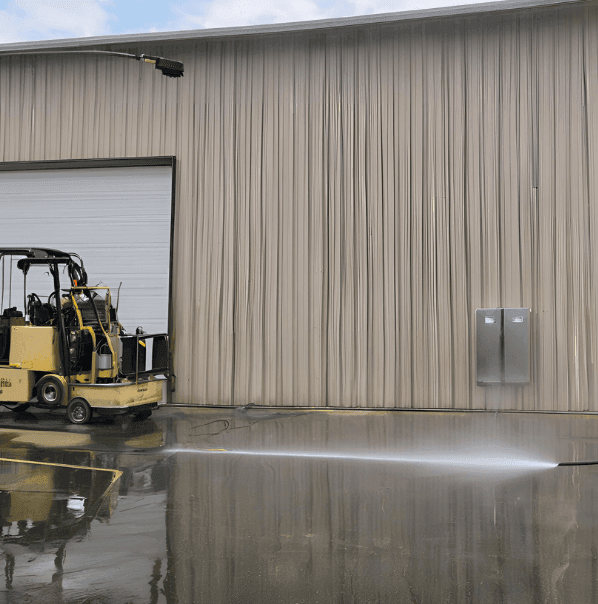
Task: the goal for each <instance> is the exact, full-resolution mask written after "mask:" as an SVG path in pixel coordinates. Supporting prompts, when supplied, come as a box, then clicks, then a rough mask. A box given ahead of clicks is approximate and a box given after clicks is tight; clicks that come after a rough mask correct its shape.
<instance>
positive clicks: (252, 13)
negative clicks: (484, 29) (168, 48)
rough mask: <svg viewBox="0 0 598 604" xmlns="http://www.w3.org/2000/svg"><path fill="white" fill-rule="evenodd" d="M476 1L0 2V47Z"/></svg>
mask: <svg viewBox="0 0 598 604" xmlns="http://www.w3.org/2000/svg"><path fill="white" fill-rule="evenodd" d="M479 1H480V0H204V1H203V2H197V1H194V0H188V1H187V0H182V1H181V2H172V1H170V0H162V1H160V2H158V1H157V0H0V44H7V43H10V42H23V41H27V40H49V39H52V38H79V37H83V36H103V35H113V34H125V33H141V32H154V31H175V30H182V29H198V28H212V27H235V26H240V25H256V24H263V23H286V22H289V21H308V20H311V19H329V18H334V17H350V16H355V15H370V14H374V13H390V12H397V11H405V10H417V9H423V8H434V7H437V6H453V5H457V4H473V3H475V2H479Z"/></svg>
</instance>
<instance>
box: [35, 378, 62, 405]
mask: <svg viewBox="0 0 598 604" xmlns="http://www.w3.org/2000/svg"><path fill="white" fill-rule="evenodd" d="M63 397H64V387H63V386H62V383H61V382H60V380H59V379H58V378H55V377H53V376H51V375H47V376H45V377H43V378H42V379H41V380H40V381H39V384H38V385H37V400H38V401H39V402H40V403H41V404H42V405H43V406H45V407H58V405H60V403H62V399H63Z"/></svg>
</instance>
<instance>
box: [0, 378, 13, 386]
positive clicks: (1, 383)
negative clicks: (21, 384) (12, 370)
mask: <svg viewBox="0 0 598 604" xmlns="http://www.w3.org/2000/svg"><path fill="white" fill-rule="evenodd" d="M11 386H12V384H11V383H10V380H7V379H6V378H0V388H10V387H11Z"/></svg>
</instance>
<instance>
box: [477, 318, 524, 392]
mask: <svg viewBox="0 0 598 604" xmlns="http://www.w3.org/2000/svg"><path fill="white" fill-rule="evenodd" d="M529 323H530V310H529V308H478V309H477V310H476V343H477V359H476V360H477V368H476V381H477V384H478V385H479V386H490V385H493V384H521V385H522V384H528V383H529V382H530V358H529V340H530V338H529Z"/></svg>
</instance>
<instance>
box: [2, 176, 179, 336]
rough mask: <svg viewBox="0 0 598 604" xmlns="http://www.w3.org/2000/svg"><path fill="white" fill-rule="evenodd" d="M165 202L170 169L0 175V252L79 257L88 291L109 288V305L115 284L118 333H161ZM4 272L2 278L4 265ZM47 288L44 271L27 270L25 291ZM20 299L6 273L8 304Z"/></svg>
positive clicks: (18, 282)
mask: <svg viewBox="0 0 598 604" xmlns="http://www.w3.org/2000/svg"><path fill="white" fill-rule="evenodd" d="M171 199H172V167H171V166H151V167H150V166H147V167H133V168H131V167H126V168H120V167H119V168H89V169H87V168H86V169H74V170H69V169H57V170H35V171H15V172H10V171H9V172H0V207H1V208H2V221H1V222H0V246H2V247H49V248H55V249H60V250H63V251H65V252H75V253H77V254H79V255H80V256H81V257H82V258H83V261H84V263H85V269H86V270H87V273H88V275H89V284H90V285H98V284H99V285H107V286H109V287H110V288H111V289H112V290H113V297H114V299H115V300H116V296H117V290H118V287H119V284H120V283H121V282H122V287H121V293H120V303H119V317H120V320H121V322H122V323H123V324H124V326H125V328H126V329H128V330H129V331H132V330H134V329H135V328H136V327H137V326H138V325H142V326H143V327H144V328H145V329H146V331H159V332H165V331H167V328H168V292H169V267H170V237H171V233H170V224H171ZM4 271H5V277H6V278H7V279H8V275H9V271H10V267H9V265H8V263H6V264H5V267H4ZM44 273H45V274H44ZM67 280H68V277H66V275H65V276H64V278H63V283H65V284H66V283H67ZM51 287H52V280H51V278H50V276H49V274H47V271H43V270H39V269H35V268H32V269H31V271H30V272H29V275H28V277H27V290H28V292H31V291H35V292H36V293H38V294H39V295H40V296H42V294H43V295H46V294H47V293H49V291H50V290H51ZM22 300H23V292H22V274H21V272H20V271H17V270H16V268H14V267H13V291H12V304H13V305H15V304H17V305H18V306H19V307H22V305H23V302H22ZM7 305H8V302H7V300H5V301H4V306H5V307H6V306H7Z"/></svg>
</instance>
